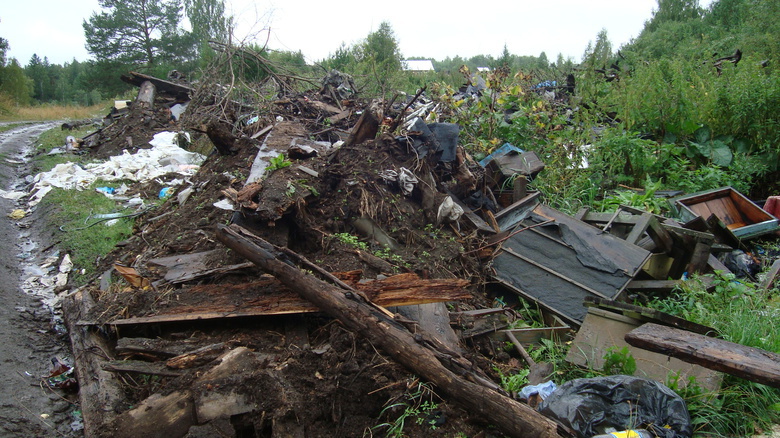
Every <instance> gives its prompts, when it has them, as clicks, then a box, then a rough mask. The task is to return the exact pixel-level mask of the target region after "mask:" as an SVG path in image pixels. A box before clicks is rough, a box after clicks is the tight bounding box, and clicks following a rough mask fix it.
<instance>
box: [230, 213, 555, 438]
mask: <svg viewBox="0 0 780 438" xmlns="http://www.w3.org/2000/svg"><path fill="white" fill-rule="evenodd" d="M217 239H218V240H219V241H221V242H222V243H223V244H225V245H226V246H228V247H229V248H231V249H233V250H234V251H236V252H237V253H238V254H241V255H242V256H244V257H245V258H247V259H248V260H250V261H252V262H253V263H255V264H257V265H258V266H259V267H261V268H262V269H264V270H266V271H267V272H269V273H271V274H273V275H274V276H275V277H276V278H278V279H279V280H280V281H281V282H282V283H284V284H285V285H287V286H288V287H291V288H293V289H294V290H296V291H298V293H300V294H301V296H303V297H304V298H306V299H307V300H309V301H311V302H312V303H313V304H315V305H316V306H317V307H319V308H320V309H322V310H323V311H324V312H326V313H328V314H329V315H331V316H333V317H335V318H337V319H339V320H340V321H341V322H342V323H343V324H344V325H345V326H347V327H349V328H351V329H352V330H354V331H355V332H357V333H360V334H362V335H363V336H365V337H366V338H368V339H369V340H370V341H371V342H372V343H373V344H375V345H378V346H380V347H381V348H382V349H383V350H385V351H386V352H387V353H388V354H390V355H391V356H393V358H395V359H396V360H397V361H398V362H399V363H401V364H403V365H404V366H406V367H407V368H409V369H410V370H412V371H414V372H415V373H417V374H419V375H420V376H421V377H423V378H424V379H426V380H428V381H430V382H432V383H434V384H435V385H436V386H438V387H439V389H440V391H441V392H442V393H444V394H446V395H447V396H449V397H451V398H452V399H454V400H456V401H457V402H459V403H460V404H462V405H463V406H465V407H466V408H468V409H470V410H471V411H472V412H473V413H474V414H478V415H481V416H482V418H484V419H485V421H486V422H488V423H491V424H494V425H496V426H497V427H498V428H499V429H501V430H502V431H503V432H504V433H506V434H507V435H509V436H514V437H527V436H534V437H556V436H558V434H557V425H556V423H555V422H553V421H552V420H550V419H548V418H545V417H544V416H542V415H540V414H539V413H537V412H536V411H534V410H533V409H531V408H530V407H528V406H527V405H524V404H521V403H519V402H517V401H515V400H513V399H511V398H509V397H507V396H506V395H503V394H501V393H499V392H498V390H497V389H498V388H497V387H496V386H495V385H491V383H492V382H489V381H487V380H486V379H484V378H483V377H481V375H480V374H477V373H474V369H475V366H474V365H473V364H472V363H471V362H469V361H467V360H466V359H465V358H463V357H462V356H460V355H459V354H458V353H456V352H452V351H446V349H445V348H444V347H443V346H439V345H437V344H436V342H435V341H433V340H431V339H430V337H426V336H425V335H424V334H423V333H419V332H418V333H416V334H412V333H410V332H409V331H408V330H407V329H405V328H404V327H402V326H401V325H400V324H399V323H398V322H397V321H394V320H393V319H390V318H388V317H387V316H386V314H385V313H384V312H383V311H381V310H380V309H378V308H377V306H375V305H373V304H372V303H371V302H370V301H367V300H365V299H364V298H362V297H361V295H360V294H359V293H357V292H356V291H349V290H344V289H343V288H339V287H336V286H333V285H331V284H328V283H325V282H324V281H322V280H319V279H318V278H316V277H314V276H312V275H309V274H304V273H303V272H301V270H299V269H297V268H295V267H293V266H291V265H290V264H288V263H286V262H285V261H288V260H289V257H287V256H285V255H283V254H282V253H281V251H279V250H277V249H276V248H274V247H273V246H272V245H271V244H269V243H268V242H265V241H264V240H262V239H260V238H259V237H257V236H254V235H252V234H251V233H249V232H248V231H246V230H244V229H242V228H241V227H238V226H236V225H230V226H224V225H220V226H218V228H217ZM277 257H282V258H281V259H279V258H277ZM444 364H447V365H448V366H449V367H451V368H453V369H456V370H457V371H453V370H452V369H450V368H448V367H447V366H445V365H444ZM463 376H465V377H467V378H469V379H470V380H467V379H466V378H464V377H463ZM475 382H479V383H475Z"/></svg>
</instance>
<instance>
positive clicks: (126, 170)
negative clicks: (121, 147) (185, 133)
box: [30, 131, 206, 207]
mask: <svg viewBox="0 0 780 438" xmlns="http://www.w3.org/2000/svg"><path fill="white" fill-rule="evenodd" d="M177 135H180V134H178V133H176V132H168V131H165V132H160V133H158V134H156V135H155V136H154V138H153V139H152V141H150V142H149V144H150V145H152V148H151V149H140V150H139V151H138V152H137V153H135V154H130V153H129V152H127V151H123V153H122V155H119V156H114V157H111V158H110V159H109V160H108V161H105V162H102V163H93V164H88V165H86V166H83V167H82V166H79V165H77V164H74V163H64V164H58V165H57V166H55V167H54V169H52V170H50V171H49V172H43V173H39V174H38V175H36V176H35V178H34V179H33V181H34V182H35V186H34V187H33V196H32V199H31V201H30V206H31V207H32V206H35V205H37V204H38V203H39V202H40V200H41V199H42V198H43V197H44V196H45V195H46V193H48V191H49V190H51V188H52V187H59V188H63V189H66V190H73V189H76V190H83V189H85V188H87V187H89V185H90V184H92V183H93V182H95V181H96V180H98V179H100V180H103V181H116V180H130V181H136V182H148V181H151V180H153V179H154V178H157V177H160V176H162V175H165V174H166V173H171V172H174V173H179V174H181V175H184V176H191V175H194V174H195V172H197V170H198V167H199V166H200V165H201V164H202V163H203V161H204V160H205V159H206V157H204V156H203V155H201V154H198V153H195V152H189V151H187V150H184V149H182V148H180V147H179V146H177V145H176V136H177Z"/></svg>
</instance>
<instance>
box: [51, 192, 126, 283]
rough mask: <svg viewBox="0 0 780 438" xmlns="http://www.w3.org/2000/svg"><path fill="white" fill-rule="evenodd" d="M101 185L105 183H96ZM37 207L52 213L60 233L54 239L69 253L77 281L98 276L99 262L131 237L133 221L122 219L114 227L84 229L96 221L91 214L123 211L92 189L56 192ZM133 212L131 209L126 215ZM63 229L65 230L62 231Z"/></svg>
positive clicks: (101, 226) (81, 281)
mask: <svg viewBox="0 0 780 438" xmlns="http://www.w3.org/2000/svg"><path fill="white" fill-rule="evenodd" d="M97 184H102V183H96V185H97ZM38 208H44V209H46V210H47V211H48V212H49V215H48V218H47V220H49V221H51V222H52V223H54V224H55V225H57V226H58V227H60V230H59V231H57V235H56V236H55V238H57V239H58V240H59V244H58V247H59V248H60V249H61V250H62V251H64V252H67V253H69V254H70V256H71V259H72V260H73V264H74V266H75V268H76V269H75V272H76V273H75V275H74V281H75V283H76V284H78V285H82V284H85V283H86V282H87V281H88V280H89V279H90V278H91V277H93V276H94V275H95V274H96V270H97V266H98V264H97V263H96V261H97V260H98V259H99V258H100V257H103V256H105V255H106V254H108V253H109V252H110V251H111V250H112V249H113V248H114V246H115V245H116V243H117V242H120V241H122V240H125V239H127V238H128V237H129V236H130V235H132V231H133V219H131V218H125V219H120V220H119V221H118V222H117V223H116V224H115V225H112V226H106V225H105V222H100V223H97V224H96V225H94V226H91V227H89V228H85V227H87V226H88V225H90V224H92V223H94V222H96V219H92V218H90V217H89V216H90V215H91V214H100V213H113V212H118V211H121V207H119V206H118V205H117V203H116V201H114V200H112V199H109V198H107V197H105V196H103V195H102V194H100V193H98V192H96V191H95V190H94V189H91V190H83V191H77V190H63V189H54V190H52V191H51V192H49V194H47V195H46V196H45V197H44V198H43V201H41V204H40V205H39V207H38ZM130 213H133V211H130V210H128V211H127V214H130ZM63 230H64V231H63Z"/></svg>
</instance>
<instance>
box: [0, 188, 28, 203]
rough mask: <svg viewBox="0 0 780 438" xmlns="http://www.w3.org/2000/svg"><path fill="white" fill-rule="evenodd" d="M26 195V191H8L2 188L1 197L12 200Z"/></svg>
mask: <svg viewBox="0 0 780 438" xmlns="http://www.w3.org/2000/svg"><path fill="white" fill-rule="evenodd" d="M25 196H27V193H25V192H6V191H5V190H0V198H4V199H10V200H12V201H18V200H19V199H21V198H23V197H25Z"/></svg>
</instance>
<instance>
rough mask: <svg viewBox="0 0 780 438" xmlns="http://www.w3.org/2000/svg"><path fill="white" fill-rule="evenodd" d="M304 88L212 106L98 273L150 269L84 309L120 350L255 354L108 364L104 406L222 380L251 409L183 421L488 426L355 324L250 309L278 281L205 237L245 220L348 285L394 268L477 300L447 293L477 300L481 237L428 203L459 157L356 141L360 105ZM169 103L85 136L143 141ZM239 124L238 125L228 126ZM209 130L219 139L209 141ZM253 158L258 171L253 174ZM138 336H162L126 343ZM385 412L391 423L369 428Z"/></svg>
mask: <svg viewBox="0 0 780 438" xmlns="http://www.w3.org/2000/svg"><path fill="white" fill-rule="evenodd" d="M313 97H314V95H312V97H308V96H306V95H296V96H289V97H286V98H284V99H280V100H279V101H277V102H275V103H274V104H273V106H272V108H274V111H273V112H272V113H271V115H270V116H269V115H268V114H266V115H264V116H263V117H257V119H256V120H249V121H250V122H251V123H249V124H246V123H243V122H241V121H239V120H234V121H233V127H230V126H229V125H228V127H227V128H225V125H226V121H225V120H219V121H216V122H213V124H212V125H211V127H209V128H208V129H206V130H204V131H205V132H208V135H206V134H205V133H197V132H196V133H195V138H194V139H193V144H195V145H198V147H199V148H201V150H203V149H204V145H206V146H205V149H207V150H212V152H211V154H210V155H209V157H208V159H207V160H206V162H205V163H203V165H202V166H201V168H200V170H199V171H198V173H197V174H196V175H195V176H194V177H192V178H191V179H190V180H189V181H188V184H186V185H182V186H179V187H178V188H175V190H173V192H172V194H171V195H170V197H169V198H167V200H166V201H165V202H164V203H163V204H162V205H161V206H160V207H159V208H157V209H155V210H152V211H150V212H148V213H146V214H145V215H144V216H142V217H140V218H139V220H138V221H137V229H136V233H135V234H134V235H133V236H132V237H131V238H130V239H128V240H127V241H125V242H123V243H122V244H121V245H120V246H119V247H117V249H116V250H115V251H113V252H112V253H111V254H109V255H108V256H107V257H105V259H104V260H103V262H102V263H103V267H104V270H105V271H107V272H110V271H111V266H112V265H113V264H114V263H119V264H122V265H125V266H127V267H128V268H129V269H130V270H131V271H132V272H133V274H128V275H132V276H137V278H144V279H146V282H141V283H136V287H130V286H127V284H126V283H125V282H124V281H121V280H120V281H118V282H116V283H114V286H111V287H108V288H103V290H98V288H97V281H96V282H95V287H94V288H93V289H92V290H91V292H90V293H91V294H92V296H93V297H94V298H95V300H96V303H95V307H94V308H93V309H92V310H91V312H90V313H89V314H88V315H87V316H85V317H84V319H85V320H87V321H90V322H92V323H94V324H98V325H100V326H102V327H104V328H107V329H108V330H109V333H110V337H111V339H112V341H111V343H112V345H114V348H115V349H114V351H112V352H110V356H111V357H112V358H114V359H115V360H119V359H121V360H123V361H137V360H143V361H144V362H149V363H151V364H158V365H159V364H163V363H165V361H166V360H170V359H171V357H172V356H173V355H174V353H175V352H171V351H168V350H166V349H167V348H168V349H169V348H170V345H172V344H181V343H184V342H186V344H187V347H188V348H187V351H196V350H198V349H199V348H204V347H209V346H214V345H222V347H220V348H219V351H220V352H221V353H224V351H227V350H231V351H233V350H235V349H236V348H239V347H245V348H247V349H249V351H251V353H252V358H251V360H252V361H257V362H256V364H255V365H256V366H257V367H256V368H255V369H253V370H247V371H240V372H238V371H237V372H234V373H233V374H231V376H230V377H229V378H224V379H221V380H213V381H208V382H207V383H204V382H203V381H201V380H199V376H202V375H203V374H204V373H208V372H209V370H211V369H212V368H213V367H214V366H215V364H218V363H219V360H218V359H217V356H216V355H214V356H207V357H206V358H205V359H203V360H201V361H199V362H197V363H196V364H190V365H189V366H187V367H186V368H184V369H181V370H180V371H176V372H175V373H171V372H170V370H168V372H162V371H159V369H158V368H155V369H157V370H158V371H157V372H154V371H149V370H147V373H148V374H145V375H146V376H147V377H145V378H143V379H139V378H138V374H137V373H133V372H131V371H127V370H124V371H117V376H119V377H120V378H121V379H122V381H123V382H124V388H125V399H124V400H121V401H118V402H117V403H116V404H115V406H121V408H119V410H120V411H123V410H125V409H128V408H130V406H135V405H137V404H138V403H146V402H147V401H145V400H148V399H147V398H148V397H149V396H150V395H151V394H158V395H165V396H172V395H176V394H179V393H181V392H184V393H186V394H187V397H188V399H190V398H192V397H194V399H196V400H199V397H206V396H207V395H208V394H210V393H211V392H213V391H215V388H223V389H225V388H227V389H225V390H227V391H229V392H231V393H234V394H238V396H237V397H238V398H239V399H241V400H242V401H241V403H236V404H234V405H231V406H233V408H235V406H239V407H240V406H244V407H246V406H249V408H246V409H239V408H236V411H235V412H233V411H231V412H230V415H222V416H221V417H220V418H229V421H228V424H225V423H224V421H223V422H222V423H220V422H219V421H216V420H215V421H211V422H208V423H207V424H206V425H200V426H195V427H193V428H192V430H191V433H193V432H192V431H193V430H201V431H202V433H206V434H207V435H208V434H213V433H217V432H216V431H218V430H223V429H224V430H229V431H230V432H228V435H235V436H244V435H247V436H277V435H279V436H281V435H285V434H289V435H301V436H302V435H305V436H323V437H324V436H365V434H366V433H368V434H371V433H372V432H371V431H372V430H376V431H377V432H378V433H380V431H385V430H388V429H389V428H390V427H392V424H391V423H393V422H394V421H395V420H396V419H397V418H399V417H400V418H406V417H408V423H411V424H407V425H406V427H404V429H403V431H404V433H405V434H407V435H408V436H428V435H429V434H430V432H431V430H433V429H437V430H442V431H451V432H452V433H455V432H462V433H466V434H467V435H471V434H472V433H471V432H475V431H477V430H481V429H480V428H482V427H483V426H481V425H479V421H477V420H476V419H471V418H470V416H469V415H468V414H466V413H464V412H463V411H460V410H458V409H457V408H454V407H451V406H449V405H447V404H446V403H444V402H443V400H442V399H441V398H439V397H438V396H437V395H436V394H435V389H434V388H432V387H431V386H429V385H427V384H424V383H422V382H420V381H419V380H418V379H417V378H416V377H415V376H412V375H409V374H408V371H406V370H404V369H403V368H402V367H400V366H399V365H397V364H396V363H395V362H393V361H392V360H389V359H388V358H387V356H385V355H384V354H383V353H382V352H381V351H377V349H376V348H375V347H374V346H372V345H371V344H370V343H369V342H367V341H365V340H362V339H361V338H360V336H359V334H356V333H352V332H349V331H347V330H345V329H344V328H342V327H341V325H340V324H338V323H336V322H334V321H333V320H331V319H329V318H325V317H322V316H320V315H319V314H317V313H308V311H306V313H301V314H294V315H288V316H282V315H274V312H273V311H272V310H273V309H271V310H269V309H268V308H267V305H265V304H262V305H264V306H266V307H264V308H262V309H260V307H261V302H263V303H264V301H263V300H267V299H268V297H269V296H272V295H273V293H275V292H273V291H275V290H277V289H276V288H278V286H276V285H273V284H272V283H274V281H273V279H272V278H270V277H268V276H263V273H262V272H261V271H260V270H259V269H258V268H256V267H254V266H253V265H251V264H248V263H247V262H246V260H244V259H243V258H242V257H240V256H238V255H237V254H236V253H235V252H234V251H231V250H229V249H228V248H226V247H225V246H223V245H222V244H220V243H219V242H217V241H216V239H215V237H214V233H215V227H216V226H217V225H218V224H227V223H235V224H238V225H241V226H242V227H244V228H246V229H248V230H250V231H251V232H253V233H255V234H256V235H257V236H260V237H262V238H263V239H266V240H267V241H269V242H271V243H272V244H275V245H278V246H281V247H286V248H289V249H290V250H292V251H295V252H296V253H298V254H300V255H301V256H303V257H305V258H306V259H308V260H309V261H311V262H313V263H315V264H316V265H317V266H319V267H320V268H321V269H323V270H325V271H328V272H334V273H339V272H341V273H345V272H352V274H349V275H352V276H354V278H355V283H354V284H356V285H357V284H358V283H360V282H361V281H362V282H365V281H366V280H369V281H370V280H373V281H377V280H378V281H382V280H383V279H384V278H386V277H387V276H391V278H392V276H393V275H395V274H402V273H405V274H409V275H411V274H414V275H413V277H410V278H419V279H423V280H424V279H467V280H469V281H470V282H471V283H472V285H473V286H472V287H469V288H468V290H469V291H470V292H471V293H472V297H473V298H471V299H470V300H465V301H461V302H458V303H453V304H454V305H456V306H465V307H467V308H471V307H473V306H474V305H479V304H480V303H484V301H485V298H484V297H483V296H481V295H480V294H479V293H477V292H478V286H479V285H480V284H481V283H482V275H481V272H480V270H479V263H478V260H477V259H476V258H475V253H470V252H468V250H470V249H473V248H475V247H477V246H478V245H479V244H480V243H482V242H481V238H479V237H478V235H477V233H476V232H474V230H468V229H458V228H457V227H455V226H454V225H450V224H449V223H448V222H447V221H446V220H442V218H441V217H440V214H439V211H438V209H439V206H440V205H441V204H442V203H443V202H444V200H445V199H446V198H447V193H446V190H447V188H448V187H450V188H456V187H455V186H454V185H453V184H452V182H453V180H454V174H455V173H456V172H457V171H458V169H457V166H453V164H452V163H451V162H447V163H445V162H441V161H440V160H439V159H440V154H436V153H433V154H429V155H428V156H427V158H426V157H420V155H419V153H418V151H416V150H415V148H414V147H413V146H412V143H411V142H409V141H405V140H404V139H403V138H394V137H392V136H390V135H386V134H385V135H381V136H379V137H378V138H376V139H374V138H373V136H371V138H369V139H366V140H364V141H354V139H353V138H350V136H348V135H347V131H348V130H349V129H350V128H351V126H352V125H353V124H355V123H360V122H359V121H358V117H359V116H360V113H362V112H363V109H361V108H357V107H350V106H347V107H346V108H345V107H344V105H349V104H354V102H349V101H343V102H338V103H339V105H340V106H342V108H340V109H337V108H336V107H335V103H337V102H335V101H334V100H332V99H330V100H328V99H326V98H324V97H322V96H317V97H316V99H315V98H313ZM324 102H330V103H327V104H326V103H324ZM190 110H192V111H200V114H201V116H200V118H199V120H201V121H203V120H204V118H203V116H202V114H210V113H213V110H212V109H209V108H200V109H195V108H191V109H188V111H190ZM336 111H338V113H336V114H334V113H335V112H336ZM392 115H393V114H388V116H392ZM166 117H167V116H166V114H165V111H152V112H150V111H149V110H131V111H130V112H129V113H128V114H127V115H126V116H125V118H123V119H119V120H118V121H117V122H115V123H114V124H113V125H111V126H109V127H107V128H105V129H104V130H103V131H102V132H101V133H100V140H99V141H98V143H97V144H94V145H93V146H92V148H91V150H92V151H93V153H95V154H96V155H97V156H106V155H110V154H112V153H115V152H116V151H117V150H118V149H126V146H127V145H128V144H129V142H127V141H125V140H123V137H125V138H126V137H127V136H130V137H132V138H133V139H134V140H132V142H133V144H134V145H135V144H140V143H141V141H142V140H141V139H144V138H151V136H152V134H154V133H156V132H157V131H158V130H165V129H171V128H172V126H171V125H170V124H169V122H168V120H166ZM326 119H327V124H323V122H324V121H325V120H326ZM334 119H335V123H334V122H333V120H334ZM280 120H281V121H280ZM389 120H392V118H391V119H389ZM210 123H211V122H210ZM218 125H222V127H221V128H215V126H218ZM323 126H324V127H323ZM236 127H239V129H238V131H239V134H238V135H236V136H233V135H232V134H233V133H234V132H236V131H237V130H236ZM216 131H219V132H221V133H222V135H221V136H217V135H214V134H215V132H216ZM240 132H243V134H242V133H240ZM135 139H139V141H138V143H136V140H135ZM212 140H216V141H217V142H219V141H226V142H228V143H227V145H225V144H222V145H216V144H214V145H212V146H211V147H209V146H208V145H209V142H211V141H212ZM344 140H347V141H346V143H344ZM123 141H125V143H123ZM147 141H148V140H147ZM337 142H339V143H337ZM220 146H222V147H220ZM220 151H221V152H223V153H220ZM224 152H227V153H224ZM258 156H261V157H262V156H265V158H264V160H260V159H259V158H258ZM261 161H262V162H261ZM263 166H265V167H266V168H265V173H264V174H263V175H262V176H258V167H263ZM401 174H406V175H411V176H412V178H411V179H413V180H416V181H414V182H411V183H409V182H408V181H406V184H411V186H409V185H407V186H405V182H400V183H399V180H400V179H401V178H399V177H398V176H399V175H401ZM160 189H162V187H161V186H160V185H159V183H156V182H151V183H147V184H144V185H138V186H136V187H133V189H132V192H131V193H137V194H141V195H145V196H146V197H151V196H154V195H155V194H157V193H159V191H160ZM114 275H116V274H114ZM128 275H126V277H128ZM104 284H105V283H104ZM144 285H146V286H144ZM138 286H140V287H138ZM272 289H273V291H272ZM258 297H259V298H258ZM285 300H287V298H285ZM280 302H281V301H280ZM283 302H284V303H287V301H283ZM275 303H276V304H274V305H275V306H280V305H281V304H279V302H275ZM287 304H288V305H290V304H289V303H287ZM272 307H273V306H272ZM226 309H227V310H226ZM258 309H259V310H258ZM252 312H255V313H252ZM280 313H282V312H280ZM294 313H298V312H297V311H296V312H294ZM248 315H249V316H248ZM251 315H265V316H254V317H253V316H251ZM104 324H107V325H104ZM139 339H148V340H155V342H167V344H166V345H167V346H166V347H156V348H147V349H132V348H131V349H128V348H127V347H126V346H123V343H127V342H130V343H132V342H135V340H139ZM150 342H151V341H150ZM112 363H113V362H112ZM253 363H254V362H253ZM118 366H119V365H118ZM124 366H127V365H124ZM149 376H152V377H151V378H149ZM142 377H143V375H142ZM217 392H219V391H217ZM215 397H216V396H215ZM231 400H232V399H231ZM222 401H223V402H224V400H222ZM106 419H107V420H110V418H106ZM385 420H387V421H389V423H388V424H386V425H385V426H381V427H377V426H378V425H380V424H381V423H383V422H384V421H385ZM412 420H414V421H412ZM472 420H474V423H473V424H472ZM122 424H123V423H122V417H121V416H120V417H118V419H117V420H114V422H113V423H111V425H109V426H107V427H106V428H105V432H104V434H106V436H108V435H109V434H115V433H116V432H117V431H118V429H120V428H121V426H122ZM431 425H433V428H432V427H431ZM151 426H153V425H150V427H151ZM198 428H201V429H198ZM220 428H222V429H220ZM150 430H151V429H150ZM224 430H223V432H224ZM137 431H138V430H136V432H137ZM223 432H219V433H223Z"/></svg>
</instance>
